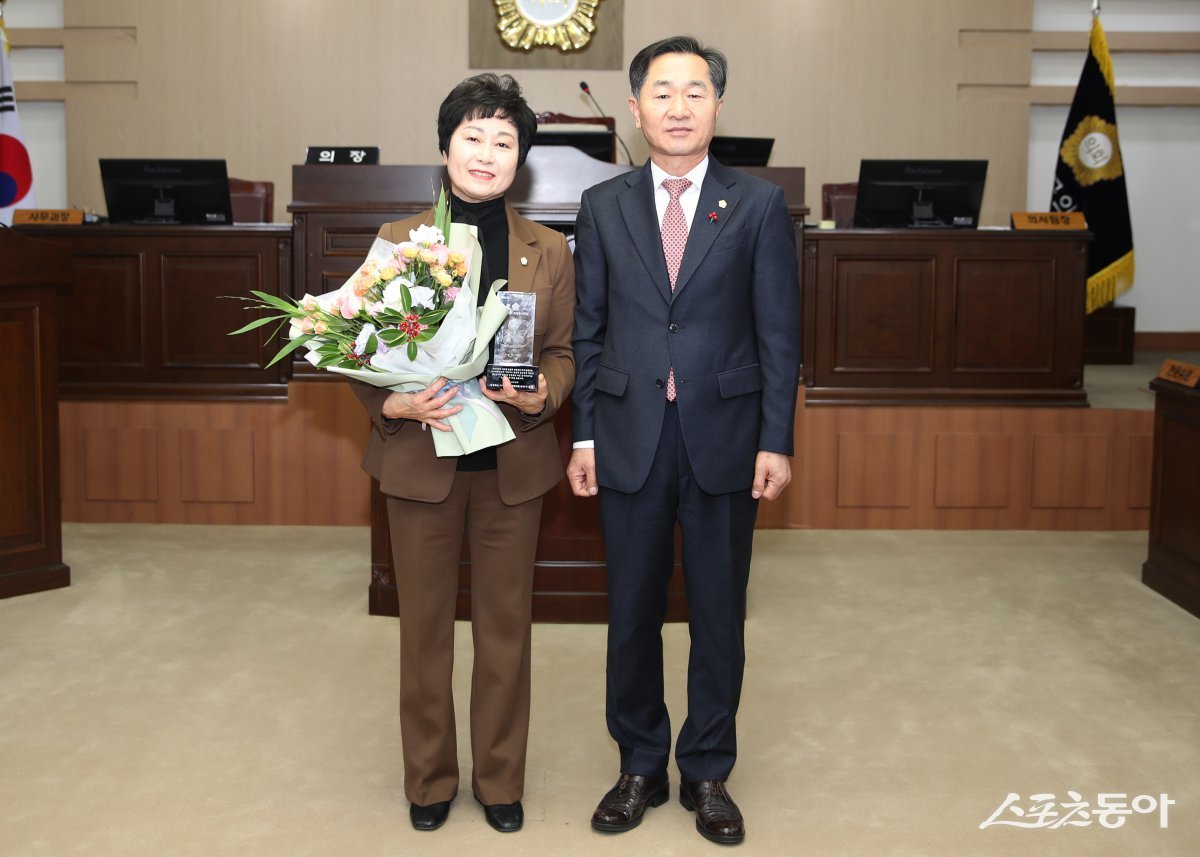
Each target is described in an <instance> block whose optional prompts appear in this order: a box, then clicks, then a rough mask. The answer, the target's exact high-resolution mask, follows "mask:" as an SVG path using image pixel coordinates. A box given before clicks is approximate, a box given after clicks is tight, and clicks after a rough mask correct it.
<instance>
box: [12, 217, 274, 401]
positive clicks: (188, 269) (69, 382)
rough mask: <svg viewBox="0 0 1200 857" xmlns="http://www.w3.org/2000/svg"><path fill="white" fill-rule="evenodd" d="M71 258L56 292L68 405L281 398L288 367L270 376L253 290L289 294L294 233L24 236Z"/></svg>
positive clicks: (27, 230) (125, 231)
mask: <svg viewBox="0 0 1200 857" xmlns="http://www.w3.org/2000/svg"><path fill="white" fill-rule="evenodd" d="M19 231H20V232H21V233H23V234H25V235H29V236H34V237H38V238H42V239H45V240H47V241H53V242H55V243H56V244H59V245H60V246H63V247H65V248H68V249H69V250H70V251H71V253H72V254H73V257H74V264H73V267H72V271H71V277H70V282H69V284H68V286H67V288H66V289H64V290H63V291H62V293H61V310H62V311H61V313H60V314H59V343H60V349H59V381H60V387H59V390H60V393H61V395H62V397H63V398H65V399H107V398H115V397H119V398H130V397H133V398H148V397H153V398H161V399H189V398H191V399H196V398H241V397H251V398H283V397H285V396H286V395H287V380H288V377H289V376H290V370H291V363H290V361H287V360H283V361H280V362H279V363H277V364H276V365H275V366H273V367H271V368H270V369H264V368H263V367H264V366H265V364H266V363H267V362H268V361H269V360H270V358H271V357H272V356H274V353H275V349H276V348H277V347H278V346H277V345H276V344H275V343H270V342H268V338H269V336H270V333H271V330H272V329H273V328H272V326H271V325H266V326H264V327H262V328H260V329H259V330H258V331H255V332H253V333H248V334H242V335H241V336H228V335H227V334H228V333H229V331H231V330H235V329H236V328H238V327H241V326H242V325H244V324H245V323H246V322H247V321H250V320H251V319H253V318H254V317H255V316H253V315H251V314H250V313H247V312H246V311H245V310H244V309H243V304H242V303H241V302H240V301H233V300H219V298H220V297H221V296H223V295H245V296H249V294H250V290H251V289H254V290H258V291H263V292H269V293H271V294H275V295H281V294H287V293H288V290H289V287H290V283H291V227H290V226H287V225H282V226H280V225H245V226H109V225H86V226H41V227H33V226H25V227H20V230H19Z"/></svg>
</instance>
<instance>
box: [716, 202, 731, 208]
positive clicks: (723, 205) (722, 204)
mask: <svg viewBox="0 0 1200 857" xmlns="http://www.w3.org/2000/svg"><path fill="white" fill-rule="evenodd" d="M717 205H719V206H720V207H721V208H724V207H725V206H727V205H729V203H727V202H726V201H725V200H721V201H720V202H718V203H717Z"/></svg>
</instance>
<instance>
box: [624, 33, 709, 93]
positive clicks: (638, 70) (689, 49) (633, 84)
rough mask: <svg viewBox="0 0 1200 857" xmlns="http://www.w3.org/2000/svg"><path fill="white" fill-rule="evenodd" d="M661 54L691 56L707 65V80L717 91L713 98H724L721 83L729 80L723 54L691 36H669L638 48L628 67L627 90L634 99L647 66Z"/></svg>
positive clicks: (648, 68) (648, 69)
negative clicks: (696, 57) (715, 96)
mask: <svg viewBox="0 0 1200 857" xmlns="http://www.w3.org/2000/svg"><path fill="white" fill-rule="evenodd" d="M663 54H695V55H696V56H698V57H700V59H702V60H704V61H705V62H706V63H708V78H709V80H710V81H711V82H712V85H713V89H715V90H716V91H717V98H723V97H724V96H725V81H726V80H727V79H728V77H729V61H728V60H726V59H725V54H723V53H721V52H720V51H719V50H717V49H716V48H706V47H704V45H702V44H701V43H700V40H699V39H697V38H695V37H693V36H672V37H671V38H669V39H663V40H662V41H660V42H655V43H654V44H652V45H647V46H646V47H644V48H642V49H641V50H640V51H638V52H637V56H635V57H634V58H633V62H631V63H630V64H629V89H630V91H631V92H632V93H633V97H634V98H637V97H638V96H639V95H640V94H641V92H642V87H643V86H645V85H646V75H647V73H648V72H649V71H650V63H652V62H654V60H656V59H658V58H659V57H661V56H662V55H663Z"/></svg>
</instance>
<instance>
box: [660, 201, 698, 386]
mask: <svg viewBox="0 0 1200 857" xmlns="http://www.w3.org/2000/svg"><path fill="white" fill-rule="evenodd" d="M662 184H663V188H664V189H665V190H666V192H667V193H668V194H669V195H670V197H671V201H670V202H668V203H667V211H666V213H665V214H664V215H663V221H662V244H663V255H664V256H665V257H666V259H667V276H669V277H670V278H671V291H675V280H676V279H678V277H679V265H680V263H681V262H682V261H683V250H684V248H685V247H687V237H688V223H687V218H686V217H685V216H684V214H683V206H682V205H680V204H679V197H680V195H681V194H682V193H683V192H684V191H685V190H687V189H688V188H689V187H691V186H692V183H691V181H689V180H688V179H663V183H662ZM667 401H669V402H673V401H675V370H674V369H672V370H671V372H670V374H668V375H667Z"/></svg>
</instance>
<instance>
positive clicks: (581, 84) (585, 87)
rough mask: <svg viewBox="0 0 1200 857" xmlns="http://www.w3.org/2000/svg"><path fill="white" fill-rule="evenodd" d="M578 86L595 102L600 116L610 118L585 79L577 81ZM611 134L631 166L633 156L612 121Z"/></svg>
mask: <svg viewBox="0 0 1200 857" xmlns="http://www.w3.org/2000/svg"><path fill="white" fill-rule="evenodd" d="M579 88H580V89H582V90H583V94H584V95H586V96H587V97H588V98H590V99H591V101H592V104H595V105H596V109H597V110H598V111H600V115H601V116H602V117H604V118H606V119H607V118H610V117H609V116H608V114H607V113H605V112H604V108H603V107H601V106H600V102H598V101H597V100H596V98H595V96H593V95H592V90H591V88H590V87H589V86H588V85H587V81H586V80H581V81H579ZM613 136H614V137H616V138H617V142H618V143H620V144H621V148H622V149H623V150H624V151H625V158H626V160H628V161H629V166H631V167H632V166H633V156H632V155H631V154H629V147H628V146H626V145H625V141H624V140H622V139H621V135H620V134H618V133H617V129H616V125H615V123H614V125H613Z"/></svg>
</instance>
